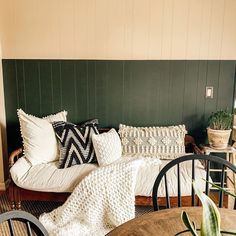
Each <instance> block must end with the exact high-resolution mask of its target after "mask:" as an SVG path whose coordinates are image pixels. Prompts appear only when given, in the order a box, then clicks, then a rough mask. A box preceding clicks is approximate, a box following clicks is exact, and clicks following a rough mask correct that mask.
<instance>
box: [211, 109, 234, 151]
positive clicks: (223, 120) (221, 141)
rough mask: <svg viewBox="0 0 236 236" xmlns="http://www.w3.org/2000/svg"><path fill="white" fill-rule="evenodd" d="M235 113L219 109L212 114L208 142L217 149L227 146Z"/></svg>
mask: <svg viewBox="0 0 236 236" xmlns="http://www.w3.org/2000/svg"><path fill="white" fill-rule="evenodd" d="M232 120H233V114H231V113H229V112H227V111H223V110H219V111H216V112H214V113H212V114H211V116H210V118H209V127H208V128H207V135H208V142H209V145H210V147H212V148H215V149H224V148H227V146H228V142H229V137H230V134H231V131H232V129H231V128H232Z"/></svg>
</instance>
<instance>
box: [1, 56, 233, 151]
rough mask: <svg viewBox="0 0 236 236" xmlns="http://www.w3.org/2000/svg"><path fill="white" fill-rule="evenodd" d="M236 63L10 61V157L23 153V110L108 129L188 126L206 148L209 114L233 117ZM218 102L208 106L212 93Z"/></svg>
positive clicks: (7, 68) (7, 80)
mask: <svg viewBox="0 0 236 236" xmlns="http://www.w3.org/2000/svg"><path fill="white" fill-rule="evenodd" d="M235 64H236V61H200V60H197V61H171V60H168V61H106V60H104V61H96V60H3V75H4V90H5V102H6V118H7V130H8V143H9V150H12V149H13V148H15V147H18V146H19V145H20V138H19V137H20V135H19V126H18V120H17V116H16V109H17V108H22V109H23V110H25V111H26V112H27V113H30V114H34V115H36V116H44V115H47V114H50V113H54V112H57V111H60V110H67V111H68V114H69V117H68V119H69V120H70V121H72V122H75V123H77V122H80V121H83V120H86V119H89V118H98V119H99V121H100V125H101V126H102V127H113V126H114V127H118V125H119V123H125V124H129V125H140V126H141V125H150V126H153V125H172V124H182V123H184V124H186V126H187V129H188V130H189V132H190V133H191V134H193V135H194V136H195V137H196V138H197V139H198V140H201V138H202V137H203V136H202V135H203V134H204V132H203V131H204V129H205V126H206V121H207V118H208V116H209V114H210V113H211V112H212V111H215V110H216V109H226V108H228V109H229V110H231V109H232V106H233V96H234V95H233V93H234V78H235ZM206 85H208V86H214V98H213V99H205V87H206Z"/></svg>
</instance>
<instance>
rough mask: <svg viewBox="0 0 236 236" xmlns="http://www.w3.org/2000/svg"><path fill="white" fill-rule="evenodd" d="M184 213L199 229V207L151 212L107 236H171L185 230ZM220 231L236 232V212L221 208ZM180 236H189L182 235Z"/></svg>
mask: <svg viewBox="0 0 236 236" xmlns="http://www.w3.org/2000/svg"><path fill="white" fill-rule="evenodd" d="M183 210H184V211H186V212H187V213H188V215H189V217H190V220H191V221H194V222H195V223H196V224H197V228H200V223H201V217H202V208H201V207H180V208H172V209H166V210H161V211H156V212H151V213H147V214H144V215H142V216H140V217H137V218H135V219H133V220H130V221H128V222H126V223H124V224H122V225H120V226H119V227H117V228H115V229H114V230H112V231H111V232H110V233H109V234H108V235H109V236H118V235H119V236H120V235H122V236H127V235H133V236H134V235H135V236H141V235H142V236H147V235H149V236H150V235H155V236H156V235H161V236H168V235H170V236H173V235H175V234H176V233H178V232H181V231H183V230H185V229H186V227H185V225H184V224H183V222H182V221H181V212H182V211H183ZM219 210H220V214H221V229H228V230H229V229H232V230H236V210H229V209H226V208H221V209H219ZM182 235H191V234H189V233H184V234H182Z"/></svg>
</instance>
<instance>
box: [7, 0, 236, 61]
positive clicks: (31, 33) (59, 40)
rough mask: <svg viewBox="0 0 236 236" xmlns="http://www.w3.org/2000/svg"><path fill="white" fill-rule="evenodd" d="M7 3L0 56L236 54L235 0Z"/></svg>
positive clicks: (212, 56) (189, 56) (191, 56)
mask: <svg viewBox="0 0 236 236" xmlns="http://www.w3.org/2000/svg"><path fill="white" fill-rule="evenodd" d="M5 4H9V5H7V6H6V11H7V13H6V14H4V17H5V18H7V19H6V20H5V21H4V24H5V25H4V27H3V29H4V30H3V35H4V37H3V58H20V59H21V58H26V59H31V58H36V59H38V58H58V59H65V58H68V59H121V60H125V59H140V60H142V59H166V60H169V59H182V60H185V59H197V60H199V59H217V60H218V59H232V60H234V59H235V58H236V46H235V41H236V27H235V24H234V22H235V21H236V15H235V11H236V1H235V0H139V1H135V0H121V1H116V0H87V1H84V0H68V1H63V0H51V1H43V2H42V1H39V0H38V1H29V0H24V1H20V2H19V1H16V0H13V1H8V3H5Z"/></svg>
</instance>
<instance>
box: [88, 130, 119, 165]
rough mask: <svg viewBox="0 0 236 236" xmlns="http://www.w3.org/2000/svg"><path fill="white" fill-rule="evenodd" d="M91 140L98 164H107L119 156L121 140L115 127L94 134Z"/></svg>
mask: <svg viewBox="0 0 236 236" xmlns="http://www.w3.org/2000/svg"><path fill="white" fill-rule="evenodd" d="M92 141H93V146H94V149H95V153H96V157H97V161H98V164H99V166H105V165H109V164H111V163H112V162H114V161H116V160H118V159H119V158H121V151H122V150H121V141H120V137H119V135H118V133H117V132H116V131H115V129H111V130H109V131H108V132H107V133H102V134H97V135H96V134H94V135H93V136H92Z"/></svg>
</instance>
